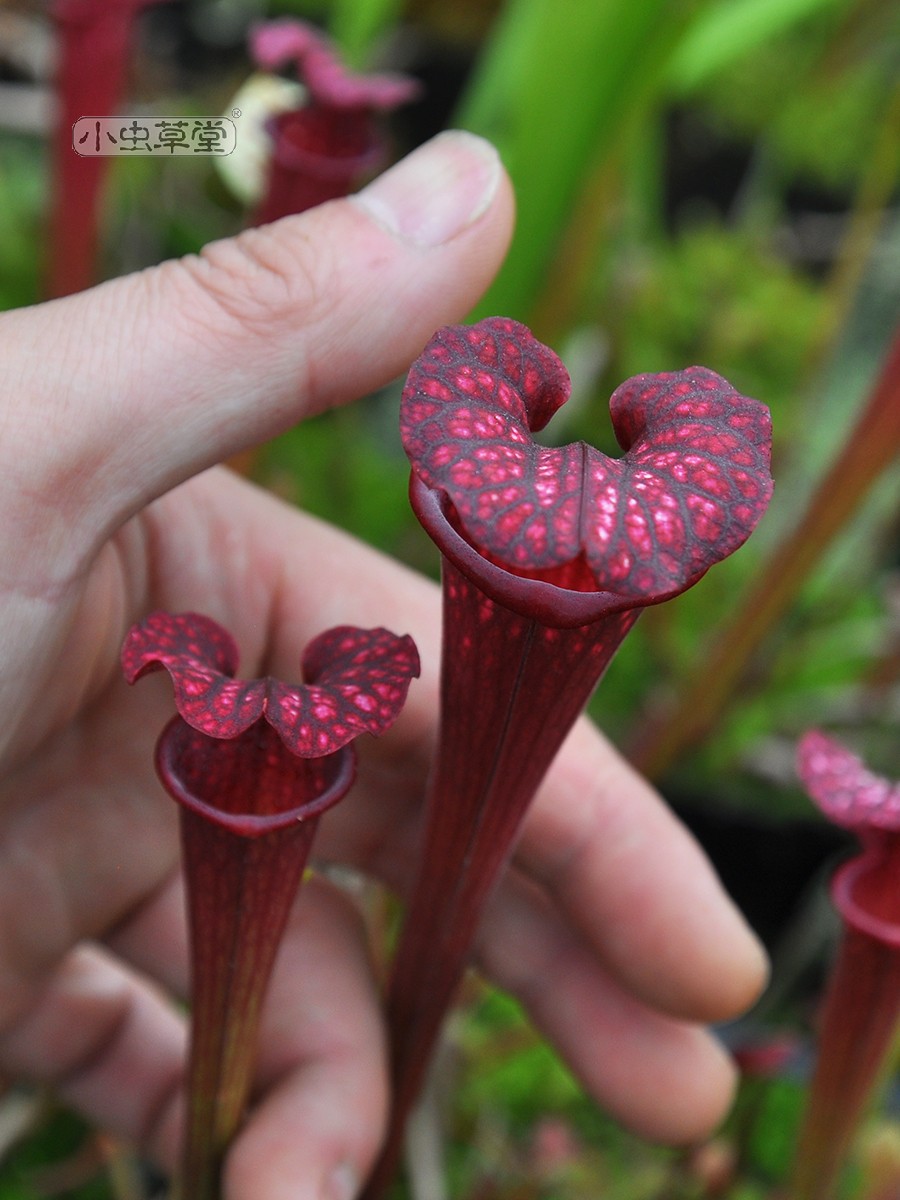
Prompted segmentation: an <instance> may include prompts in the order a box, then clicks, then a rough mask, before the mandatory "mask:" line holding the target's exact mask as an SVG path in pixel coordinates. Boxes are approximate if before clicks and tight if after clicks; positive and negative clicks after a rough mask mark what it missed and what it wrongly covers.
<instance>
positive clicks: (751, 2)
mask: <svg viewBox="0 0 900 1200" xmlns="http://www.w3.org/2000/svg"><path fill="white" fill-rule="evenodd" d="M850 2H851V3H852V0H850ZM847 4H848V0H729V2H728V3H724V4H723V3H720V4H714V5H712V6H711V7H709V8H707V9H705V10H704V11H703V12H702V13H701V15H700V16H699V17H698V18H697V20H695V21H694V22H693V24H692V25H691V27H690V29H688V31H687V33H686V34H685V35H684V37H683V39H682V41H681V42H680V44H679V46H678V49H677V50H676V52H675V53H674V55H673V56H672V61H671V63H670V66H669V80H670V83H671V85H672V87H673V89H674V90H675V91H676V92H680V93H684V92H689V91H691V90H692V89H693V88H696V87H698V86H699V85H700V84H702V83H705V82H706V80H707V79H709V78H710V77H711V76H713V75H715V74H717V73H718V72H720V71H723V70H725V69H726V68H727V67H729V66H730V65H731V63H732V62H734V61H735V60H736V59H738V58H742V57H743V56H744V55H745V54H749V53H750V52H751V51H752V50H755V49H756V48H757V47H759V46H761V45H763V44H764V43H765V42H767V41H770V40H771V39H773V38H776V37H778V36H779V35H781V34H783V33H786V32H787V31H788V30H789V29H790V28H791V27H792V26H793V25H795V24H797V23H798V22H800V21H803V20H806V19H807V18H809V17H814V16H816V15H818V14H819V13H820V12H823V11H825V10H827V9H832V8H838V7H846V6H847Z"/></svg>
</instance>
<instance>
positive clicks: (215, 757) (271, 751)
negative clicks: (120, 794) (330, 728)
mask: <svg viewBox="0 0 900 1200" xmlns="http://www.w3.org/2000/svg"><path fill="white" fill-rule="evenodd" d="M261 739H262V741H264V742H265V745H264V747H263V751H264V754H265V756H267V757H268V764H265V763H264V762H263V761H262V760H261V758H260V755H259V751H260V743H261ZM267 768H268V769H269V770H272V771H277V772H278V774H279V780H278V788H277V790H278V792H279V800H281V799H283V800H284V805H283V806H282V804H281V803H278V804H277V805H274V806H273V805H271V804H270V811H268V812H254V811H252V810H251V811H247V810H246V809H245V808H244V805H246V804H247V803H248V800H249V799H250V797H252V796H253V794H254V789H253V787H252V786H249V787H248V786H247V782H246V780H247V778H248V777H249V778H251V779H252V777H253V776H254V775H261V774H262V773H263V771H265V770H266V769H267ZM156 769H157V772H158V774H159V777H160V779H161V780H162V782H163V784H164V785H165V787H166V790H167V791H168V792H169V793H170V795H171V796H172V798H173V799H174V800H176V801H177V802H178V803H179V804H181V805H183V806H184V807H185V808H187V809H189V810H191V811H192V812H194V813H197V814H198V815H200V816H203V817H205V818H206V819H207V820H209V821H211V822H212V823H213V824H215V825H218V826H220V827H221V828H224V829H228V830H230V831H231V832H232V833H235V834H237V835H238V836H240V837H250V838H252V837H261V836H263V835H264V834H267V833H274V832H276V831H278V830H281V829H287V828H289V827H290V826H292V825H296V824H298V823H300V822H302V821H307V820H309V819H311V818H313V817H318V816H319V815H320V814H321V813H323V812H325V810H326V809H328V808H330V807H331V806H332V805H333V804H336V803H337V802H338V801H339V800H340V799H341V798H342V797H343V796H344V795H346V793H347V792H348V791H349V789H350V787H351V785H352V784H353V781H354V778H355V776H356V752H355V750H354V749H353V746H352V745H349V744H348V745H346V746H342V747H341V748H340V749H339V750H336V751H334V752H333V753H331V754H327V755H324V756H323V757H321V758H301V757H300V756H299V755H296V754H292V753H291V751H290V750H288V749H287V747H286V746H285V745H284V743H283V742H282V741H281V740H280V738H279V737H278V735H277V734H276V733H275V731H274V730H272V729H271V727H270V726H269V725H268V724H267V723H265V722H257V723H256V724H255V725H252V726H251V727H250V728H249V729H247V730H245V731H244V732H243V733H242V734H240V735H239V736H238V737H236V738H213V737H210V736H209V734H205V733H201V732H200V731H198V730H196V729H193V728H192V727H191V726H190V725H188V723H187V722H186V721H185V720H183V718H181V717H178V716H176V717H173V718H172V720H171V721H170V722H169V723H168V725H166V727H165V729H164V730H163V732H162V734H161V735H160V738H159V741H158V742H157V745H156ZM229 785H230V787H231V788H232V789H233V793H234V796H235V803H234V804H233V805H231V804H229V803H228V801H229V796H228V791H229ZM272 790H273V789H269V791H270V794H271V791H272Z"/></svg>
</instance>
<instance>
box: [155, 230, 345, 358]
mask: <svg viewBox="0 0 900 1200" xmlns="http://www.w3.org/2000/svg"><path fill="white" fill-rule="evenodd" d="M331 254H332V251H331V248H330V243H329V241H328V239H317V240H316V242H315V243H313V240H312V239H311V238H310V236H309V235H308V234H307V233H301V232H299V231H298V232H297V233H295V234H294V235H293V236H291V237H290V238H288V237H286V236H285V231H284V230H283V228H279V227H277V226H262V227H260V228H258V229H246V230H244V231H243V232H242V233H240V234H238V235H237V236H236V237H233V238H228V239H226V240H223V241H219V242H213V243H211V244H210V245H209V246H207V247H205V248H204V249H203V250H202V251H201V252H200V254H198V255H190V256H188V257H187V258H183V259H180V260H179V261H178V262H176V263H173V264H170V265H171V266H172V267H173V268H175V269H176V271H177V272H178V273H179V274H180V277H181V279H182V280H183V281H184V283H185V285H186V286H187V290H188V292H189V293H190V294H189V295H188V296H187V297H186V300H187V303H186V305H185V309H184V311H185V312H186V313H189V314H193V316H194V317H195V318H199V319H200V320H204V319H205V320H206V321H207V322H208V323H209V324H210V326H211V328H214V329H216V330H222V331H223V332H224V331H226V330H228V329H229V328H230V327H233V325H235V324H236V325H238V326H239V327H240V329H241V331H242V332H244V333H246V332H250V333H256V334H259V335H260V336H262V337H265V338H269V337H277V336H279V335H280V334H282V333H283V332H284V326H285V324H287V325H289V326H290V327H292V328H293V327H296V325H297V324H298V323H299V322H302V323H304V324H307V323H309V322H316V321H318V320H320V319H322V318H323V317H324V316H327V309H328V308H329V307H330V305H331V304H332V303H333V300H332V299H331V298H332V297H333V295H334V288H333V286H332V283H333V279H334V276H335V273H336V265H335V263H334V262H333V261H332V262H329V259H330V258H331ZM198 295H199V297H200V301H201V303H200V307H199V308H198V307H197V305H196V300H197V296H198ZM223 318H224V325H223Z"/></svg>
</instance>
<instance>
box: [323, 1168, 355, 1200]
mask: <svg viewBox="0 0 900 1200" xmlns="http://www.w3.org/2000/svg"><path fill="white" fill-rule="evenodd" d="M358 1195H359V1176H358V1175H357V1174H356V1171H355V1170H354V1169H353V1167H351V1166H350V1164H349V1163H341V1164H340V1166H338V1167H335V1169H334V1170H333V1171H332V1172H331V1174H330V1175H329V1176H328V1178H327V1179H326V1180H325V1186H324V1188H323V1189H322V1200H356V1197H357V1196H358Z"/></svg>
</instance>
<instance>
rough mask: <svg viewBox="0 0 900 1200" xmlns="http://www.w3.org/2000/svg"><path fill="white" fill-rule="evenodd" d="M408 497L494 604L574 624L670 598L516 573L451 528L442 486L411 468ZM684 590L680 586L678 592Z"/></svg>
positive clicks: (561, 625)
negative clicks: (583, 587)
mask: <svg viewBox="0 0 900 1200" xmlns="http://www.w3.org/2000/svg"><path fill="white" fill-rule="evenodd" d="M409 500H410V504H411V505H412V508H413V511H414V512H415V514H416V516H417V517H418V519H419V521H420V522H421V524H422V526H423V528H424V529H425V530H426V532H427V533H428V535H429V536H430V537H431V539H432V541H433V542H434V543H435V544H436V545H437V547H438V549H439V550H440V552H441V554H443V555H444V557H445V558H447V559H448V560H449V561H450V562H451V563H452V564H453V565H454V566H455V567H456V568H457V570H459V571H460V572H461V573H462V574H463V575H465V576H466V578H467V579H469V580H471V582H472V583H474V584H475V586H476V587H478V588H479V589H480V590H481V591H482V592H483V593H484V594H485V595H486V596H488V597H490V599H491V600H494V601H495V602H496V603H497V604H501V605H502V606H503V607H504V608H508V609H511V610H512V611H513V612H516V613H519V614H520V615H521V616H523V617H529V618H531V619H533V620H536V621H539V622H540V623H541V624H542V625H548V626H550V627H552V628H556V629H575V628H577V627H579V626H582V625H592V624H593V623H594V622H595V621H600V620H602V619H603V618H604V617H609V616H612V615H613V614H615V613H622V612H627V611H628V610H629V609H634V608H644V607H646V606H647V605H648V604H658V603H661V602H662V601H663V600H668V599H669V598H670V596H669V595H668V594H666V595H661V596H654V597H652V599H643V598H636V597H634V596H622V595H619V594H617V593H616V592H610V591H599V590H594V591H583V590H581V588H580V587H579V588H575V587H565V586H560V585H559V584H556V583H552V582H550V581H549V580H547V579H537V578H534V576H533V575H528V574H519V573H518V572H517V571H516V570H515V568H513V567H506V566H501V565H500V564H499V563H495V562H492V561H491V560H490V559H489V558H486V557H485V556H484V555H483V554H482V553H481V552H480V551H479V550H477V549H476V548H475V547H474V546H473V545H472V544H471V542H469V541H467V540H466V538H465V537H463V535H462V534H461V533H460V532H459V530H458V529H456V528H455V525H454V522H453V520H452V517H451V514H452V511H453V508H452V503H451V501H450V499H449V498H448V497H447V495H446V494H445V493H444V492H442V491H440V490H438V489H436V488H431V487H429V486H428V485H427V484H426V483H425V482H424V481H423V480H422V479H421V477H420V476H419V475H417V474H416V472H415V471H413V472H412V473H411V474H410V480H409ZM683 590H684V588H679V589H678V593H680V592H682V591H683ZM678 593H673V594H678Z"/></svg>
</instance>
